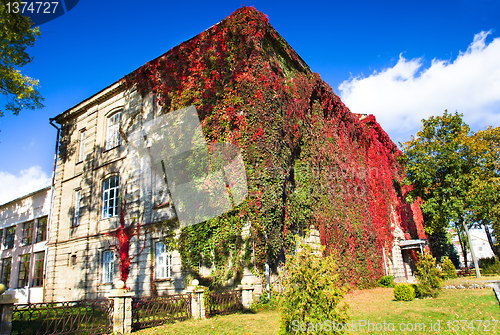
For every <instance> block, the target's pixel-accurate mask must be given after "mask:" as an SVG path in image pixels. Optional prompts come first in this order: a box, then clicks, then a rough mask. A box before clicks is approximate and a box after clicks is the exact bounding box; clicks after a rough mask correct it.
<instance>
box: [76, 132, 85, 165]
mask: <svg viewBox="0 0 500 335" xmlns="http://www.w3.org/2000/svg"><path fill="white" fill-rule="evenodd" d="M84 158H85V129H83V130H82V131H80V146H79V148H78V162H81V161H83V159H84Z"/></svg>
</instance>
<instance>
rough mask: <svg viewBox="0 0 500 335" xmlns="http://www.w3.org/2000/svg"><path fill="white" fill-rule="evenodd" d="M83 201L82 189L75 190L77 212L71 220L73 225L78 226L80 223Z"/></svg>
mask: <svg viewBox="0 0 500 335" xmlns="http://www.w3.org/2000/svg"><path fill="white" fill-rule="evenodd" d="M81 202H82V190H76V191H75V212H74V213H73V220H72V221H71V227H76V226H79V225H80V215H81V214H80V209H81Z"/></svg>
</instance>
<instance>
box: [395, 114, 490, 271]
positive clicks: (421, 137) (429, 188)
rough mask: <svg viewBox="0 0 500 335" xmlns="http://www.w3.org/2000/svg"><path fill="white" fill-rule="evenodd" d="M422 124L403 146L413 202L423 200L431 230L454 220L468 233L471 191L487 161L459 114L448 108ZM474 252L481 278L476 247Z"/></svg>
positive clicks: (456, 224) (459, 227)
mask: <svg viewBox="0 0 500 335" xmlns="http://www.w3.org/2000/svg"><path fill="white" fill-rule="evenodd" d="M422 123H423V127H422V130H421V131H419V132H418V133H417V137H412V139H411V141H409V142H406V143H405V144H404V147H403V151H404V155H403V159H404V160H405V161H406V163H407V167H406V176H405V179H406V182H407V183H409V184H412V185H413V189H412V191H411V192H410V194H409V201H414V200H415V199H416V198H417V197H420V198H421V199H422V200H423V203H422V205H421V208H422V212H423V214H424V220H425V229H426V231H427V232H428V233H430V234H432V233H433V232H435V231H437V232H439V231H442V230H444V229H446V228H447V227H448V226H449V224H450V223H454V224H455V227H456V228H457V230H460V229H461V228H462V227H463V229H464V230H465V232H466V233H467V235H468V229H469V226H471V225H472V223H473V221H472V219H473V215H471V213H473V207H474V205H473V204H474V201H473V200H472V198H471V193H470V190H471V188H472V187H473V185H474V183H475V182H476V181H477V180H480V179H481V175H480V174H479V172H478V171H479V170H480V168H478V166H479V165H481V164H483V160H481V159H478V157H475V156H473V155H472V153H473V152H474V151H473V150H471V148H470V147H469V146H468V145H467V143H469V136H471V135H472V133H471V131H470V129H469V126H468V125H467V124H465V123H464V122H463V120H462V115H461V114H458V113H455V114H449V113H448V111H445V112H444V114H443V115H442V116H436V117H434V116H431V117H430V118H429V119H427V120H425V119H424V120H422ZM478 154H479V153H478ZM468 239H469V240H470V237H469V236H468ZM464 251H465V250H464ZM471 253H472V256H473V259H474V263H475V265H476V275H477V276H478V277H479V276H480V273H479V267H478V265H477V260H476V259H475V257H474V251H473V250H472V248H471Z"/></svg>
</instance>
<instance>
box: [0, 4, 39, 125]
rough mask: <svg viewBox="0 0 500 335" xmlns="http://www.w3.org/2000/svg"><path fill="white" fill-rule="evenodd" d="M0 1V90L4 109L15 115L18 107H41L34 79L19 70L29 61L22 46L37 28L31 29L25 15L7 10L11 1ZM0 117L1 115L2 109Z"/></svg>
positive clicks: (31, 39) (31, 42)
mask: <svg viewBox="0 0 500 335" xmlns="http://www.w3.org/2000/svg"><path fill="white" fill-rule="evenodd" d="M0 1H1V6H0V92H2V94H3V95H5V97H6V100H7V103H6V106H5V108H6V110H9V111H12V112H13V113H14V114H15V115H17V114H19V112H20V111H21V110H22V109H32V110H33V109H35V108H42V107H43V104H42V101H43V97H42V96H41V95H40V93H39V92H38V91H37V90H36V89H35V88H36V87H37V86H39V83H38V80H35V79H33V78H30V77H28V76H25V75H23V74H22V73H21V72H20V70H19V68H21V67H23V66H25V65H26V64H29V63H30V62H31V61H32V60H33V58H31V57H30V56H29V54H28V53H27V52H26V48H27V47H28V46H33V45H34V43H35V40H36V38H37V37H38V36H40V31H39V30H38V28H34V29H32V28H31V26H32V22H31V20H30V19H29V18H28V17H24V16H22V15H21V14H20V13H17V14H15V13H9V12H8V7H7V6H6V4H7V2H10V4H11V8H12V3H14V2H15V1H6V0H0ZM0 116H3V111H2V110H0Z"/></svg>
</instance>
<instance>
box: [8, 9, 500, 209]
mask: <svg viewBox="0 0 500 335" xmlns="http://www.w3.org/2000/svg"><path fill="white" fill-rule="evenodd" d="M242 4H244V5H247V6H254V7H255V8H256V9H258V10H260V11H262V12H264V13H265V14H267V15H268V16H269V20H270V23H271V24H272V25H273V26H274V27H275V28H276V30H277V31H278V32H279V33H280V34H281V35H282V36H283V37H284V38H285V39H286V40H287V41H288V43H289V44H290V45H291V46H292V47H293V48H294V49H295V50H296V51H297V52H298V54H299V55H300V56H301V57H302V58H303V59H304V60H305V61H306V62H307V64H308V65H309V66H310V67H311V69H312V70H313V71H314V72H317V73H319V74H320V75H321V77H322V78H323V79H324V80H325V81H326V82H328V83H329V84H330V86H331V87H332V88H333V90H334V91H335V92H336V93H337V94H338V95H340V96H341V98H342V100H343V101H344V102H345V103H346V105H347V106H348V107H349V108H350V109H351V110H352V111H353V112H356V113H368V114H374V115H375V116H376V117H377V119H378V120H379V122H380V123H381V125H382V126H383V127H384V129H385V130H386V131H387V132H388V133H389V135H390V136H391V138H392V139H393V140H394V142H396V143H398V142H404V141H407V140H409V139H410V137H411V135H415V134H416V133H417V131H418V130H419V129H420V124H421V122H420V120H421V119H422V118H427V117H429V116H431V115H439V114H442V113H443V111H444V109H448V110H449V111H452V112H454V111H458V112H460V113H463V114H464V119H465V121H466V122H467V123H468V124H469V125H470V126H471V128H472V129H473V130H480V129H484V128H485V127H486V126H488V125H492V126H500V31H499V28H500V1H498V0H474V1H472V0H440V1H427V0H419V1H412V0H407V1H389V0H380V1H373V0H371V1H358V0H351V1H342V2H338V1H329V2H326V1H325V2H315V1H306V2H304V1H281V2H279V1H252V2H251V3H246V2H242V1H241V0H240V1H230V0H226V1H211V2H197V1H191V2H189V4H188V5H186V3H184V2H173V1H154V0H145V1H140V2H139V1H130V0H122V1H118V0H106V1H97V0H84V1H80V2H79V3H78V4H77V5H76V6H75V7H74V8H73V9H72V10H71V11H69V12H68V13H67V14H65V15H63V16H61V17H59V18H57V19H55V20H53V21H50V22H48V23H45V24H43V25H41V26H40V31H41V33H42V36H41V38H40V39H39V40H38V41H37V42H36V44H35V46H34V47H33V48H30V49H29V50H28V51H29V53H30V55H32V56H33V57H34V61H33V63H32V64H30V65H28V66H26V67H24V68H23V69H22V71H23V72H24V73H25V74H27V75H29V76H31V77H33V78H36V79H39V80H40V84H41V87H40V92H41V94H42V95H43V96H44V97H45V102H44V104H45V108H44V109H42V110H38V111H23V112H21V114H20V115H19V116H13V115H8V114H7V113H6V114H5V116H4V117H2V118H0V131H1V132H0V204H1V203H5V202H7V201H9V200H11V199H14V198H16V197H18V196H21V195H23V194H26V193H29V192H31V191H34V190H36V189H38V188H41V187H44V186H45V185H48V183H49V181H50V176H51V173H52V164H53V159H54V148H55V140H56V130H55V129H54V128H53V127H52V126H51V125H50V124H49V118H51V117H54V116H56V115H58V114H60V113H62V112H64V111H65V110H67V109H68V108H71V107H72V106H73V105H75V104H77V103H79V102H80V101H82V100H84V99H86V98H88V97H90V96H91V95H93V94H95V93H96V92H98V91H100V90H101V89H103V88H104V87H106V86H108V85H110V84H112V83H113V82H115V81H117V80H119V79H120V78H122V77H123V76H124V75H126V74H128V73H130V72H132V71H134V70H135V69H136V68H138V67H140V66H141V65H143V64H144V63H145V62H147V61H149V60H151V59H153V58H156V57H157V56H159V55H161V54H163V53H164V52H166V51H168V50H170V49H171V48H172V47H174V46H176V45H178V44H180V43H181V42H183V41H185V40H188V39H189V38H191V37H193V36H195V35H197V34H198V33H200V32H201V31H203V30H205V29H207V28H209V27H210V26H212V25H213V24H215V23H217V22H219V21H220V20H222V19H223V18H225V17H227V16H228V15H230V14H231V13H232V12H233V11H235V10H236V9H238V8H239V7H241V6H242ZM0 103H2V107H0V108H2V109H3V105H4V103H3V100H2V99H0Z"/></svg>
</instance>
